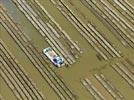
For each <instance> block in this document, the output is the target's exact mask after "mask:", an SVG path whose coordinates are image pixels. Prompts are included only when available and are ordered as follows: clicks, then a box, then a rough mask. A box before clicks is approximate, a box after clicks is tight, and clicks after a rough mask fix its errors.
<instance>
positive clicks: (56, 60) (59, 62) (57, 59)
mask: <svg viewBox="0 0 134 100" xmlns="http://www.w3.org/2000/svg"><path fill="white" fill-rule="evenodd" d="M43 53H44V54H45V55H46V56H47V57H48V59H49V60H50V61H51V62H52V63H53V64H54V65H55V66H57V67H62V66H64V65H65V63H64V59H63V57H61V56H59V55H57V54H56V52H55V51H54V50H53V49H52V48H51V47H47V48H45V49H43Z"/></svg>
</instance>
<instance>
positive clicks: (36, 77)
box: [0, 0, 134, 100]
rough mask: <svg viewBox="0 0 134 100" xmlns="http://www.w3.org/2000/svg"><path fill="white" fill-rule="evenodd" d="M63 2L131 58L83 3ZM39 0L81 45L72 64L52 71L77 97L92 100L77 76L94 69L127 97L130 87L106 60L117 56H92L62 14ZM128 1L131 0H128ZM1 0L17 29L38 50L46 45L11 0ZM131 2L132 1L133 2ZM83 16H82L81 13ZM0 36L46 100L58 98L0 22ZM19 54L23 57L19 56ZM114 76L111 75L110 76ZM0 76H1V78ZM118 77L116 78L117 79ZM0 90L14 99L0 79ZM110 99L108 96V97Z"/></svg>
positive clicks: (130, 94) (132, 54)
mask: <svg viewBox="0 0 134 100" xmlns="http://www.w3.org/2000/svg"><path fill="white" fill-rule="evenodd" d="M65 1H66V4H68V5H69V7H70V8H71V9H72V10H73V11H74V13H75V14H76V15H77V16H79V17H80V18H81V19H82V21H83V22H85V23H87V21H90V22H92V23H93V24H94V25H95V26H96V27H97V29H98V30H99V31H100V32H101V33H102V34H104V35H105V36H106V37H107V38H108V39H109V40H110V41H111V42H112V43H113V44H114V46H115V47H116V48H117V49H118V50H120V51H121V52H122V55H123V56H125V57H128V58H129V59H134V50H132V49H128V48H125V47H124V46H122V44H121V43H120V42H119V41H118V40H117V39H116V38H115V36H113V35H112V32H111V31H109V30H108V29H107V27H105V26H104V25H103V24H102V22H100V21H99V20H98V19H97V18H96V17H95V16H94V15H93V14H92V13H91V12H90V11H89V10H88V9H87V8H86V7H84V6H83V5H82V4H81V3H80V1H79V0H72V4H73V6H72V5H71V4H70V3H69V2H68V1H71V0H65ZM39 2H40V3H41V4H42V5H43V6H44V7H45V8H46V10H47V11H48V12H49V13H50V14H51V15H52V16H53V17H54V18H55V20H56V21H57V22H58V23H59V24H60V26H61V27H62V28H63V29H64V30H65V31H66V32H67V33H68V34H69V35H70V37H71V38H72V39H73V40H74V41H78V44H79V46H80V47H81V48H82V49H83V51H84V53H83V54H82V55H81V56H80V58H79V59H78V60H77V62H76V63H75V64H73V65H72V66H71V67H70V68H61V69H57V68H55V69H54V70H55V71H56V73H57V74H58V75H59V76H60V77H61V78H62V79H63V80H64V82H65V83H66V84H67V86H68V87H69V88H70V89H71V90H72V91H73V93H74V94H75V95H76V97H77V98H78V100H92V99H93V97H92V96H91V95H90V94H89V93H88V92H87V91H86V90H85V88H83V86H82V85H81V83H80V80H81V79H83V78H85V77H89V76H90V75H92V74H94V73H100V72H102V73H103V74H104V75H106V76H107V77H108V78H109V79H110V80H111V81H112V82H113V84H114V85H115V86H116V87H117V88H118V90H120V91H121V93H122V94H123V95H124V96H125V97H126V98H127V100H132V98H133V93H134V91H133V90H132V89H131V88H130V87H129V86H128V84H127V83H126V82H125V81H124V80H123V79H122V78H121V77H120V76H119V75H118V74H117V73H116V72H115V71H113V70H112V69H111V68H110V66H109V64H110V63H113V62H115V61H119V60H121V59H123V58H120V59H111V60H110V61H107V62H106V61H99V60H98V59H97V57H96V52H95V51H94V50H93V48H92V47H91V46H90V45H89V44H88V43H87V41H85V40H84V39H83V38H82V36H81V35H80V33H79V32H78V31H77V30H76V29H75V28H74V27H73V25H72V24H71V23H70V22H68V21H67V20H66V19H65V17H63V16H62V15H61V13H60V12H59V11H58V10H57V9H56V7H54V6H53V4H52V3H51V2H50V1H49V0H39ZM131 2H132V1H131ZM2 4H3V5H4V6H5V8H6V9H7V12H8V13H9V14H11V16H12V17H13V19H14V20H15V22H16V23H17V24H18V25H19V26H20V27H21V29H22V30H23V31H24V32H25V33H26V34H27V35H28V36H29V37H30V38H31V42H32V43H33V44H34V45H35V46H36V47H37V49H38V50H39V51H40V52H42V49H43V48H45V47H48V46H49V45H48V44H47V43H46V41H45V40H44V38H42V37H41V35H40V34H39V32H38V31H37V30H36V29H35V28H34V27H33V26H32V24H31V23H30V22H29V21H28V20H27V19H26V17H25V16H24V15H23V14H22V13H21V12H20V11H19V10H18V9H17V7H16V6H15V5H14V4H13V3H12V2H11V0H2ZM133 4H134V3H133ZM82 15H84V16H86V19H85V18H84V17H83V16H82ZM0 37H1V38H2V40H3V41H4V42H5V43H6V44H7V46H8V47H9V49H10V50H11V52H12V53H13V54H14V55H15V57H16V58H17V59H18V61H19V62H20V64H21V65H23V67H24V69H25V70H26V72H27V73H28V75H29V77H30V78H32V80H33V81H34V82H35V83H36V85H37V87H38V88H39V90H40V91H41V92H42V93H43V94H44V95H45V96H46V97H47V98H48V100H59V98H58V97H57V95H56V94H55V93H54V92H53V90H52V89H51V88H50V87H49V85H48V84H47V83H46V81H45V80H44V79H43V78H42V77H41V75H40V74H39V73H38V71H37V70H36V69H35V68H34V66H33V65H32V64H31V63H30V61H29V60H28V58H27V57H26V56H25V54H24V53H23V52H22V51H21V50H20V48H19V47H18V46H17V45H16V43H15V42H14V41H13V40H12V38H11V37H10V36H9V35H8V33H7V32H6V31H5V29H4V28H3V27H2V26H1V32H0ZM22 58H23V59H22ZM113 76H114V77H113ZM1 80H2V79H1ZM118 80H120V81H118ZM1 84H2V85H0V90H4V89H5V91H7V92H2V91H0V93H1V94H2V95H3V97H4V98H5V99H6V100H11V99H10V97H12V100H15V97H14V96H13V94H11V95H8V94H10V93H11V90H10V89H8V88H7V87H6V86H4V85H5V83H4V81H3V80H2V81H1ZM109 100H110V99H109Z"/></svg>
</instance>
